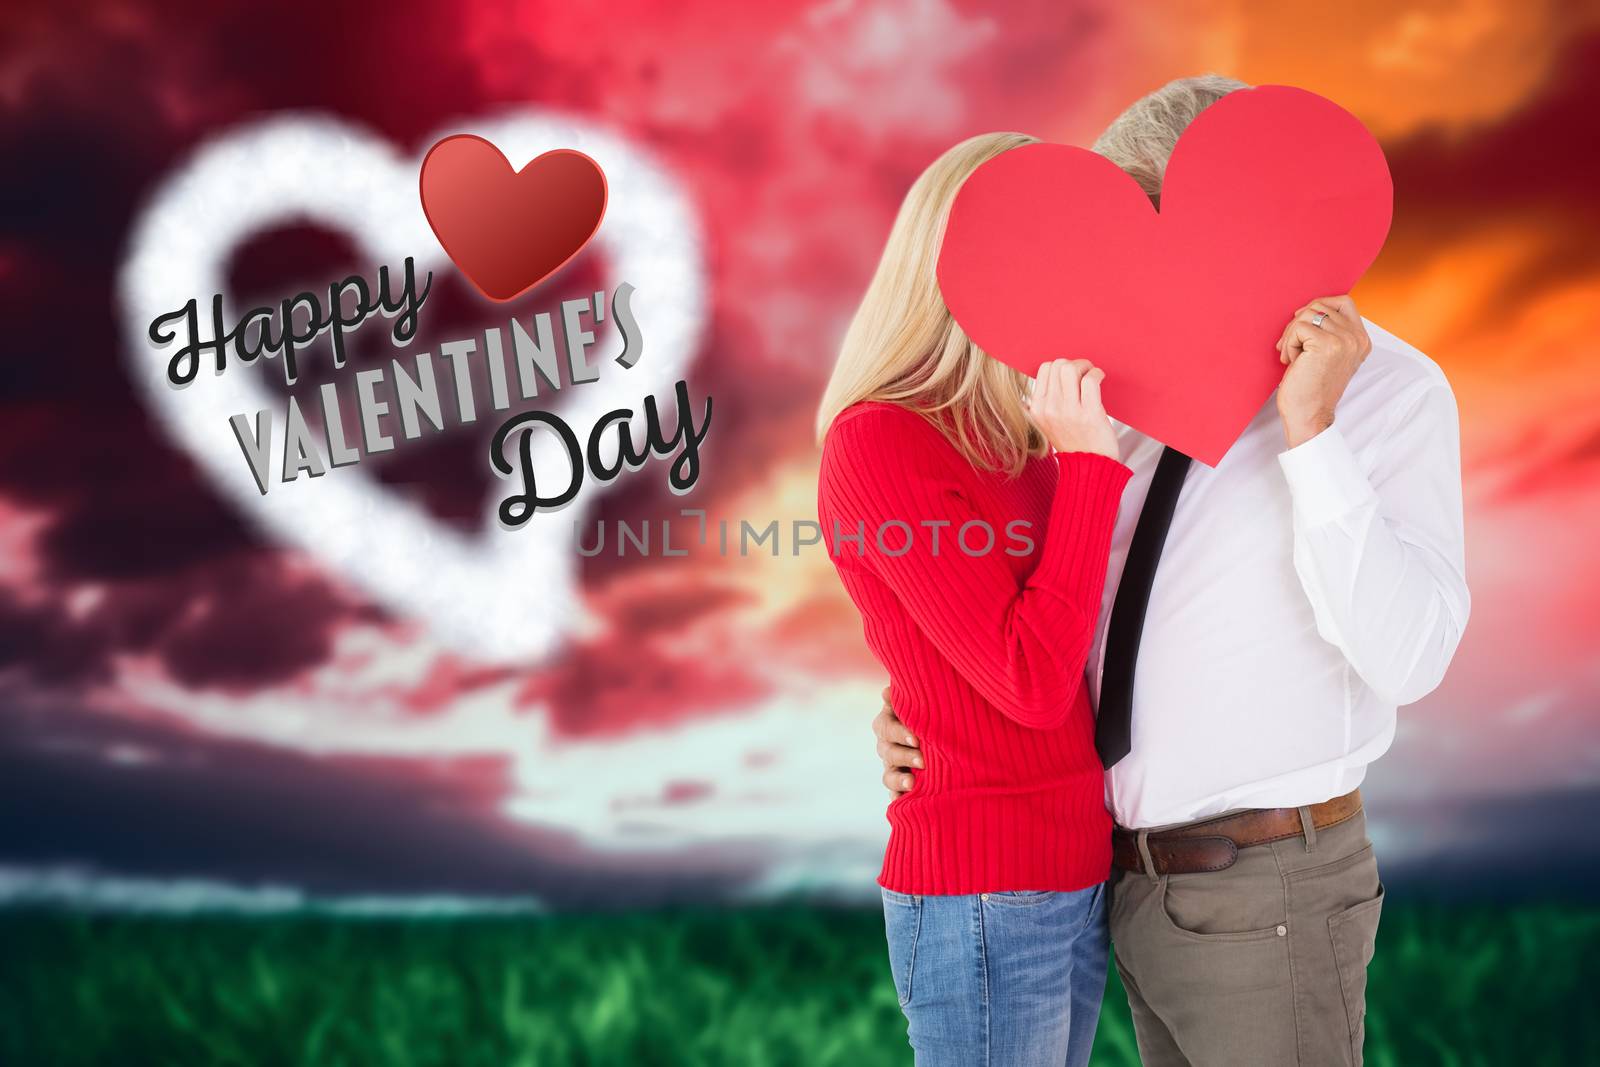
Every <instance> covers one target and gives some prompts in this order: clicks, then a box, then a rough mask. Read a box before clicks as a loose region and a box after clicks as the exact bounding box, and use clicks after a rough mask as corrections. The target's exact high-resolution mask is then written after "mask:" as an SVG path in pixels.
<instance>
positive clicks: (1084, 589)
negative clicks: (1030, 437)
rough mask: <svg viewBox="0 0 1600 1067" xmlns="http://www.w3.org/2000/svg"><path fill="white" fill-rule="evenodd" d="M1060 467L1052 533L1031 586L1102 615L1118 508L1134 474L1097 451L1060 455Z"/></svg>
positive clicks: (1046, 542) (1058, 462) (1058, 457)
mask: <svg viewBox="0 0 1600 1067" xmlns="http://www.w3.org/2000/svg"><path fill="white" fill-rule="evenodd" d="M1056 464H1057V466H1058V467H1059V469H1060V477H1059V479H1058V480H1057V482H1056V495H1055V500H1054V501H1052V503H1051V505H1050V528H1049V531H1048V533H1047V535H1046V537H1045V544H1044V552H1043V553H1042V554H1041V555H1040V557H1039V566H1038V567H1036V568H1035V569H1034V572H1033V577H1032V579H1031V581H1030V584H1032V585H1035V586H1042V587H1044V588H1048V589H1051V590H1054V591H1055V592H1058V593H1060V594H1061V595H1062V596H1064V597H1066V599H1068V600H1070V601H1072V602H1074V603H1078V604H1080V606H1085V607H1087V608H1088V610H1091V611H1098V610H1099V607H1100V591H1101V590H1102V589H1103V588H1104V586H1105V579H1106V560H1107V558H1108V556H1109V555H1110V553H1111V534H1112V532H1113V529H1114V528H1115V526H1116V522H1117V507H1118V506H1119V505H1120V504H1121V503H1122V489H1123V487H1124V486H1126V485H1127V484H1128V479H1129V478H1131V477H1132V476H1133V472H1132V471H1130V470H1129V469H1128V468H1127V467H1125V466H1124V465H1122V464H1121V463H1119V462H1117V461H1116V460H1114V459H1110V458H1109V457H1106V456H1101V455H1097V454H1095V453H1093V452H1057V453H1056ZM1084 594H1088V595H1087V597H1085V596H1084ZM1086 600H1087V601H1093V603H1088V604H1085V603H1083V602H1084V601H1086Z"/></svg>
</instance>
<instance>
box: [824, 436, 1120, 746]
mask: <svg viewBox="0 0 1600 1067" xmlns="http://www.w3.org/2000/svg"><path fill="white" fill-rule="evenodd" d="M866 421H867V420H860V419H858V420H852V421H851V422H849V423H845V424H844V425H842V426H837V427H836V428H835V430H834V433H835V435H836V436H837V440H836V441H835V442H833V445H832V447H830V448H829V449H828V450H827V451H826V453H825V455H824V459H823V469H822V484H821V487H820V488H821V494H820V503H821V504H822V505H823V506H822V509H821V511H822V517H823V522H824V524H825V526H831V527H832V528H831V529H825V531H824V533H825V534H826V535H831V536H829V538H828V541H829V545H830V547H831V548H832V549H833V551H834V555H835V557H836V562H838V559H837V557H838V556H839V555H840V554H841V551H842V552H844V553H852V554H853V553H856V552H858V551H859V558H860V561H861V566H862V567H863V568H864V569H865V570H866V571H867V572H868V573H870V574H871V575H873V576H875V577H876V578H878V579H879V580H881V581H882V582H883V583H884V584H885V585H887V586H888V588H889V589H890V591H891V592H892V593H893V594H894V596H895V597H896V598H897V599H898V601H899V603H900V604H901V606H902V607H903V608H904V609H905V611H906V612H907V614H908V615H910V617H911V619H912V620H913V621H914V623H915V624H916V626H917V627H918V629H919V630H920V631H921V632H922V633H923V634H924V635H926V637H927V638H928V640H929V641H931V642H932V643H933V645H934V646H935V648H937V650H938V651H939V653H940V654H941V655H942V656H944V657H945V658H946V659H947V660H948V661H949V662H950V663H951V664H952V665H953V666H954V667H955V669H956V670H957V671H958V672H959V673H960V674H961V676H962V677H963V678H964V679H965V680H966V681H967V682H968V683H970V684H971V685H972V686H973V688H975V689H976V690H977V691H978V692H979V693H980V694H981V695H982V696H983V697H984V699H986V700H987V701H989V703H991V704H993V705H994V706H995V707H997V708H999V709H1000V711H1001V712H1002V713H1003V714H1005V715H1006V716H1007V717H1008V718H1010V719H1012V720H1014V721H1016V722H1017V723H1019V724H1021V725H1023V726H1027V727H1032V728H1036V729H1053V728H1056V727H1059V726H1061V725H1063V724H1064V723H1066V722H1067V721H1068V719H1069V717H1070V715H1071V713H1072V708H1073V702H1074V698H1075V697H1076V695H1077V693H1078V690H1079V688H1080V687H1081V686H1082V685H1083V672H1084V662H1085V660H1086V658H1087V656H1088V650H1089V645H1090V642H1091V640H1092V639H1093V635H1094V620H1095V616H1096V613H1097V612H1098V611H1099V608H1100V594H1101V590H1102V588H1103V586H1104V584H1105V575H1106V562H1107V556H1108V554H1109V552H1110V543H1111V533H1112V526H1113V524H1114V522H1115V521H1116V514H1117V505H1118V503H1119V502H1120V500H1121V496H1122V488H1123V486H1124V485H1125V484H1126V482H1127V480H1128V477H1129V473H1130V472H1129V471H1128V468H1127V467H1125V466H1123V465H1122V464H1121V463H1118V462H1116V461H1115V460H1112V459H1107V458H1105V457H1104V456H1097V455H1089V454H1086V453H1064V454H1062V455H1060V456H1058V457H1057V459H1056V462H1057V463H1058V465H1059V479H1058V481H1057V484H1056V490H1055V497H1054V500H1053V502H1052V505H1051V511H1050V517H1049V523H1048V526H1047V528H1046V530H1045V531H1043V532H1042V533H1041V531H1039V530H1037V529H1034V530H1032V531H1029V532H1028V533H1027V536H1028V537H1029V538H1030V539H1031V540H1032V541H1033V545H1034V547H1033V551H1034V552H1035V553H1036V558H1037V560H1038V563H1037V564H1036V566H1035V567H1034V569H1033V571H1032V573H1031V574H1028V575H1026V576H1025V577H1021V578H1019V577H1018V576H1017V574H1016V572H1015V571H1014V570H1013V569H1012V566H1011V564H1012V560H1010V559H1008V558H1007V556H1006V550H1007V548H1008V547H1011V548H1012V549H1013V551H1016V550H1019V549H1018V548H1017V546H1016V542H1015V541H1013V540H1010V539H1008V536H1007V530H1006V521H1005V520H1001V521H999V522H998V523H997V522H994V521H991V520H990V518H989V517H987V516H985V515H983V514H980V512H979V511H978V509H976V508H975V507H974V506H973V505H972V503H971V502H970V501H969V500H968V499H967V498H966V495H965V493H964V491H963V489H962V487H961V484H960V481H959V480H958V479H957V477H956V472H955V471H954V470H953V469H951V465H950V463H949V462H947V461H945V460H944V459H943V458H942V457H938V456H936V455H931V454H930V453H936V452H937V448H936V447H934V443H932V442H923V447H918V445H917V444H916V443H905V442H904V438H902V439H901V442H902V443H898V444H891V443H890V442H889V440H888V439H887V437H886V436H879V435H877V434H871V433H869V432H863V431H862V429H861V425H862V423H864V422H866ZM973 522H976V523H980V524H984V525H985V526H987V527H988V530H989V531H990V532H991V533H992V536H993V547H992V548H991V550H990V551H987V552H983V553H977V554H971V553H969V552H968V551H966V550H964V549H963V548H962V545H961V542H960V541H959V533H960V530H961V528H962V527H963V525H965V524H967V523H973ZM880 532H881V543H880ZM935 534H937V542H936V541H935V536H934V535H935ZM851 538H856V540H854V541H850V540H849V539H851ZM985 540H986V537H985V536H984V535H983V534H981V533H979V532H972V533H970V534H969V536H968V543H969V544H970V545H972V546H973V547H982V545H983V543H984V542H985ZM902 546H904V549H905V550H904V551H901V548H902Z"/></svg>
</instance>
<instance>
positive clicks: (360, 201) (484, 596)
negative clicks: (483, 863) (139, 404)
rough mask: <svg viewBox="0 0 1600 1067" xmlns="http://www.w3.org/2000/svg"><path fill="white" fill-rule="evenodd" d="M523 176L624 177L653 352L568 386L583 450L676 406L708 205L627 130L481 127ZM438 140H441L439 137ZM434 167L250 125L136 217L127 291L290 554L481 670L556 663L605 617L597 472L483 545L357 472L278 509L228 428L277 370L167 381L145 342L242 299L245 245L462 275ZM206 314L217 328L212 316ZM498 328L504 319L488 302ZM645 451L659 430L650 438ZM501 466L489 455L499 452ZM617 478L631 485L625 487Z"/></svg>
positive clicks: (266, 399)
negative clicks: (236, 261) (563, 649)
mask: <svg viewBox="0 0 1600 1067" xmlns="http://www.w3.org/2000/svg"><path fill="white" fill-rule="evenodd" d="M462 131H467V132H471V133H475V134H477V135H479V136H481V137H483V138H484V139H486V140H488V141H491V142H493V143H494V144H495V145H498V146H499V147H500V149H501V151H503V152H504V153H505V154H506V156H507V157H508V158H509V159H510V160H511V161H512V162H513V163H525V162H527V161H528V160H531V159H533V158H534V157H536V156H539V155H541V154H543V153H545V152H549V151H551V150H554V149H559V148H570V149H575V150H577V151H580V152H582V153H584V154H585V155H587V156H589V157H590V158H592V159H593V160H595V162H596V163H598V164H599V165H600V166H601V167H602V168H604V170H605V173H606V175H607V176H608V178H609V180H610V188H611V207H610V210H609V213H608V217H607V224H606V226H605V228H604V230H603V232H602V233H600V234H598V235H597V236H596V241H597V242H598V244H599V245H600V247H602V248H603V249H604V250H605V252H606V254H607V257H608V260H609V262H610V263H611V265H612V266H613V268H614V271H615V279H616V281H618V282H621V281H627V282H630V283H632V284H633V285H634V286H636V287H637V292H636V294H635V296H634V303H633V309H634V312H635V315H636V317H637V319H638V321H639V324H640V328H641V330H642V332H643V334H644V338H645V345H646V347H645V353H644V357H643V358H642V359H641V360H640V361H639V363H638V364H637V365H636V366H634V367H632V368H631V369H629V370H628V371H627V372H626V373H625V374H622V373H615V371H616V370H618V368H615V367H613V368H612V371H613V373H602V376H601V378H600V380H599V381H598V382H594V383H591V384H585V385H581V386H578V387H576V388H571V389H567V390H563V391H562V394H561V397H560V404H559V407H557V408H556V410H558V411H559V413H560V414H561V416H562V418H564V419H565V420H566V421H567V423H568V424H569V425H570V426H571V427H572V429H573V431H574V432H575V433H576V434H577V435H578V436H579V439H580V440H582V439H584V438H586V437H587V435H588V433H589V430H590V428H591V427H592V426H593V425H594V423H595V422H596V420H597V419H599V418H600V416H602V415H603V414H604V413H606V412H607V411H610V410H612V409H614V408H618V407H631V406H633V405H635V404H637V403H638V401H639V399H640V398H641V397H643V396H645V395H647V394H650V395H654V396H655V397H656V398H657V403H658V404H661V405H662V406H663V408H664V410H671V408H672V406H673V400H672V393H673V385H674V383H675V382H676V381H677V380H678V379H679V378H680V377H682V376H683V373H684V371H685V370H686V368H687V366H688V364H689V362H690V360H691V358H692V357H693V355H694V353H695V351H696V348H697V346H698V343H699V339H700V334H701V329H702V320H703V315H704V308H705V304H706V288H705V278H704V274H703V270H702V266H701V264H702V256H701V240H700V230H699V226H698V224H697V220H696V218H695V215H694V212H693V208H692V207H691V205H690V201H689V199H688V197H687V196H686V195H685V194H684V193H683V191H682V190H681V189H680V188H679V187H678V185H677V183H676V182H675V181H674V180H673V179H672V177H671V176H670V175H669V174H668V173H667V172H666V170H664V169H663V168H662V167H661V166H659V165H658V164H656V163H654V162H653V161H652V160H650V159H649V158H648V157H647V156H646V155H645V154H644V153H642V152H641V151H639V150H638V149H637V148H635V147H633V146H631V145H629V144H628V143H627V142H626V141H624V140H623V139H622V138H621V137H620V136H618V135H616V134H614V133H611V132H609V131H606V130H604V129H600V128H598V127H596V126H594V125H593V124H590V123H588V122H585V121H582V120H579V119H575V118H570V117H566V116H561V115H556V114H551V113H546V112H533V111H519V112H517V113H514V114H510V115H507V116H504V117H500V118H495V119H485V120H478V121H463V122H460V123H456V124H454V125H453V126H452V127H451V130H450V132H451V133H457V132H462ZM437 140H438V138H437V137H431V138H428V139H427V141H426V142H424V143H426V144H433V143H434V142H435V141H437ZM419 166H420V159H418V158H416V157H409V158H408V157H405V156H402V155H400V154H399V153H397V152H396V151H395V150H394V149H393V148H392V147H391V146H390V145H389V144H388V143H387V142H385V141H383V140H382V139H381V138H379V137H377V136H375V135H373V134H371V133H369V132H367V131H365V130H362V129H360V128H358V127H356V126H353V125H351V124H349V123H346V122H342V121H340V120H337V119H333V118H329V117H325V116H318V115H300V114H296V115H280V116H275V117H272V118H269V119H266V120H264V121H261V122H258V123H253V124H249V125H245V126H240V127H237V128H235V129H233V130H232V131H230V132H229V133H227V134H225V135H224V136H222V137H220V138H219V139H217V140H214V141H211V142H208V143H207V144H206V145H204V146H202V147H201V148H200V149H199V150H198V151H197V152H196V153H195V154H194V156H193V157H192V158H191V159H190V160H189V161H188V162H186V163H185V164H183V165H182V166H180V167H179V168H178V169H176V170H175V171H174V172H173V173H172V174H171V175H170V176H169V177H167V178H166V180H164V181H163V182H162V183H161V185H160V186H159V188H158V189H157V190H156V192H155V195H154V196H153V198H152V199H151V202H150V204H149V205H148V206H147V207H146V208H145V210H144V211H143V213H142V214H141V216H140V217H139V219H138V220H137V221H136V223H135V225H134V227H133V231H132V238H131V241H130V243H129V248H128V253H127V256H126V258H125V260H124V261H123V263H122V267H121V270H120V274H119V278H118V293H119V297H120V302H121V311H122V315H123V320H124V323H123V325H124V330H125V336H126V339H127V357H128V359H129V361H130V363H131V366H132V371H133V377H134V378H135V380H137V381H138V382H140V383H141V385H142V386H143V389H144V394H145V398H146V402H147V403H148V404H149V405H150V407H151V409H152V410H153V411H154V412H155V413H156V414H157V415H159V417H160V422H161V424H162V425H163V427H164V428H165V429H166V431H167V432H168V433H169V434H170V435H171V437H172V439H173V440H174V441H175V442H176V443H177V444H178V445H179V446H180V447H182V448H183V449H184V451H186V452H187V453H188V454H189V455H190V456H192V457H193V458H194V460H195V462H196V463H197V464H198V465H199V467H200V469H201V470H203V471H205V472H206V474H207V475H208V477H209V478H210V480H211V481H212V483H213V484H214V485H215V486H216V488H217V490H218V491H219V492H221V493H222V494H223V495H224V496H226V497H228V498H229V499H231V500H232V501H233V502H234V504H235V505H236V506H237V507H238V508H239V509H240V510H241V511H243V512H244V513H246V514H247V515H249V516H250V517H251V518H252V519H253V520H254V521H255V522H256V523H258V524H259V525H260V526H261V527H262V528H264V529H265V530H267V531H268V532H269V533H271V534H272V535H273V536H275V537H276V538H277V539H279V540H280V541H283V542H285V543H287V544H290V545H293V546H296V547H298V548H300V549H302V550H303V551H305V552H306V553H308V554H309V555H310V556H312V557H313V558H315V559H316V560H318V561H319V562H320V563H322V565H323V566H325V567H326V568H327V569H328V570H329V571H330V572H331V573H333V574H335V575H337V576H339V577H340V578H342V579H346V580H349V581H352V582H354V583H356V584H358V585H359V586H361V587H362V588H363V589H364V590H365V591H366V592H368V593H369V594H370V595H371V596H373V597H374V599H376V600H377V601H379V602H380V603H382V604H384V605H386V606H388V607H389V608H391V609H392V610H394V611H395V612H396V613H398V614H400V615H402V616H405V617H407V618H410V619H415V620H417V621H419V622H422V623H424V624H425V625H427V626H429V627H430V628H432V629H433V630H434V631H435V632H436V633H437V634H438V636H439V637H440V638H441V640H444V641H445V642H447V643H448V644H450V645H451V646H453V647H455V648H457V649H458V650H460V651H462V652H464V653H467V654H470V655H472V656H474V657H478V658H484V657H492V658H497V659H519V658H520V659H525V658H538V657H542V656H544V655H546V654H548V653H550V652H552V651H553V650H554V649H556V648H557V647H558V646H559V644H560V643H561V641H562V639H563V638H564V637H566V636H569V635H571V634H572V633H574V632H575V631H577V630H579V629H581V628H582V627H583V626H584V625H585V624H586V622H587V619H586V616H585V613H584V611H583V606H582V601H581V598H580V596H579V593H578V590H577V587H576V580H575V574H576V560H577V558H578V557H577V553H576V545H575V542H574V532H575V531H574V526H575V524H578V523H581V522H583V520H584V519H585V516H586V513H587V511H588V510H589V508H590V507H592V505H593V504H594V502H595V500H596V498H597V497H598V496H599V495H600V494H602V493H604V492H606V491H607V489H608V485H607V484H600V483H596V482H595V481H594V480H593V479H586V480H585V482H584V485H583V488H582V490H581V491H580V493H579V495H578V497H577V499H576V500H575V501H574V502H573V503H572V505H570V506H569V507H568V508H566V509H564V510H562V511H560V512H555V513H548V514H541V515H538V516H536V517H535V519H534V520H533V521H532V522H530V523H529V524H528V525H527V526H526V527H524V528H523V529H521V530H519V531H515V532H507V531H504V530H502V529H501V528H500V527H499V526H498V525H497V524H496V522H495V519H494V508H493V506H491V507H490V508H488V509H487V511H486V513H485V516H484V522H483V526H482V532H481V533H480V534H478V535H476V536H464V535H462V534H460V533H458V532H456V531H455V530H453V529H451V528H449V527H447V526H445V525H443V524H441V523H440V522H438V521H436V520H435V519H434V518H433V517H432V516H430V515H429V514H428V513H427V512H426V511H425V510H424V509H423V508H422V507H420V506H419V505H416V504H413V503H411V502H409V501H407V500H405V499H402V498H401V497H400V496H398V495H396V494H395V493H393V492H390V491H388V490H386V489H385V488H383V487H382V486H381V485H379V484H378V483H377V482H375V481H374V480H372V479H371V478H369V477H367V476H366V475H365V474H363V473H362V471H361V470H360V467H359V466H356V467H351V468H346V469H343V470H340V471H337V472H334V473H333V474H332V475H330V476H329V477H326V478H322V479H318V480H316V481H314V482H303V481H302V482H298V483H293V484H290V485H286V486H282V487H280V488H279V490H278V491H275V492H272V493H271V494H269V495H267V496H262V495H261V494H260V493H259V492H258V490H257V489H256V486H255V483H254V481H253V480H252V478H251V476H250V473H249V471H248V468H247V467H246V465H245V464H244V462H243V460H242V459H241V458H240V456H239V446H238V444H237V443H236V441H235V440H234V438H233V433H232V430H231V429H230V428H229V425H228V420H229V418H230V417H231V416H233V415H236V414H239V413H241V412H242V413H248V414H251V415H253V413H254V412H256V411H257V410H260V409H261V408H270V409H273V410H274V411H279V410H280V409H281V406H282V403H283V401H282V397H281V395H280V394H275V393H273V392H272V391H270V390H269V389H268V388H267V387H266V386H265V385H264V384H263V382H262V379H261V374H262V373H263V372H264V371H265V370H267V369H268V368H267V367H264V366H262V365H260V364H257V365H255V366H242V365H239V364H237V363H234V364H231V365H230V366H229V368H228V370H227V371H226V372H225V373H223V374H221V375H208V374H201V375H200V376H199V377H197V378H196V380H195V381H194V382H193V383H192V384H191V385H190V386H189V387H187V388H185V389H183V390H181V391H180V390H175V389H173V388H172V387H171V386H170V385H169V384H168V383H167V380H166V361H167V358H168V355H167V353H165V352H163V351H162V350H160V349H157V348H156V347H154V346H152V345H151V344H150V342H149V340H148V338H147V337H146V334H145V331H146V328H147V327H148V325H149V323H150V321H151V320H152V319H154V318H155V317H156V316H157V315H160V314H163V313H165V312H169V311H171V310H173V309H175V308H179V307H182V306H183V305H184V304H185V303H187V302H188V301H189V300H190V299H192V298H198V299H199V300H200V302H201V306H202V307H205V306H206V305H207V303H208V301H209V299H210V297H211V295H212V294H214V293H223V295H224V305H225V308H226V311H225V314H226V315H227V316H228V318H229V321H230V322H231V321H234V319H236V317H237V315H238V313H239V310H240V309H238V308H237V307H231V306H228V294H227V293H226V281H225V269H226V266H227V263H228V259H229V256H230V255H231V253H232V251H233V250H234V249H235V248H236V247H238V245H239V244H240V243H241V242H243V241H245V240H246V239H248V238H249V237H250V236H252V235H253V234H255V233H258V232H260V231H262V230H265V229H268V228H270V227H274V226H280V225H287V224H291V223H295V222H303V221H307V220H309V221H311V222H313V223H316V224H319V225H322V226H325V227H327V228H329V229H332V230H338V231H343V232H346V233H348V234H349V235H350V236H351V237H352V238H354V240H355V242H356V244H357V246H358V248H359V250H360V252H361V254H362V255H363V256H365V257H366V258H367V259H369V260H370V266H371V267H372V268H375V267H377V266H378V265H380V264H391V265H394V266H396V267H398V265H399V264H400V263H401V262H402V261H403V260H404V259H405V257H407V256H411V257H412V258H413V259H415V260H416V265H417V271H418V274H419V276H420V275H421V274H422V273H424V272H426V271H428V270H433V271H439V270H441V269H448V267H449V263H448V260H446V258H445V256H444V253H443V251H442V250H441V249H440V247H439V245H438V242H437V241H435V239H434V236H433V234H432V233H431V232H430V230H429V227H428V222H427V219H426V218H425V216H424V214H423V211H422V206H421V204H420V203H419V201H418V198H417V175H418V169H419ZM202 318H204V316H202ZM484 325H485V326H502V327H503V326H504V313H503V312H501V311H500V310H499V309H494V308H490V307H487V306H486V307H485V309H484ZM634 429H635V432H636V433H637V435H638V440H636V444H639V445H642V443H643V433H644V427H643V426H642V425H639V426H635V428H634ZM533 448H534V462H535V464H536V469H541V470H543V469H555V470H560V469H562V466H561V465H562V464H564V463H565V462H566V460H565V457H564V455H562V454H561V453H560V451H559V449H560V444H559V442H558V441H556V440H555V438H554V436H553V435H550V434H539V435H535V436H534V439H533ZM485 462H487V459H485ZM613 484H614V483H613Z"/></svg>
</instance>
